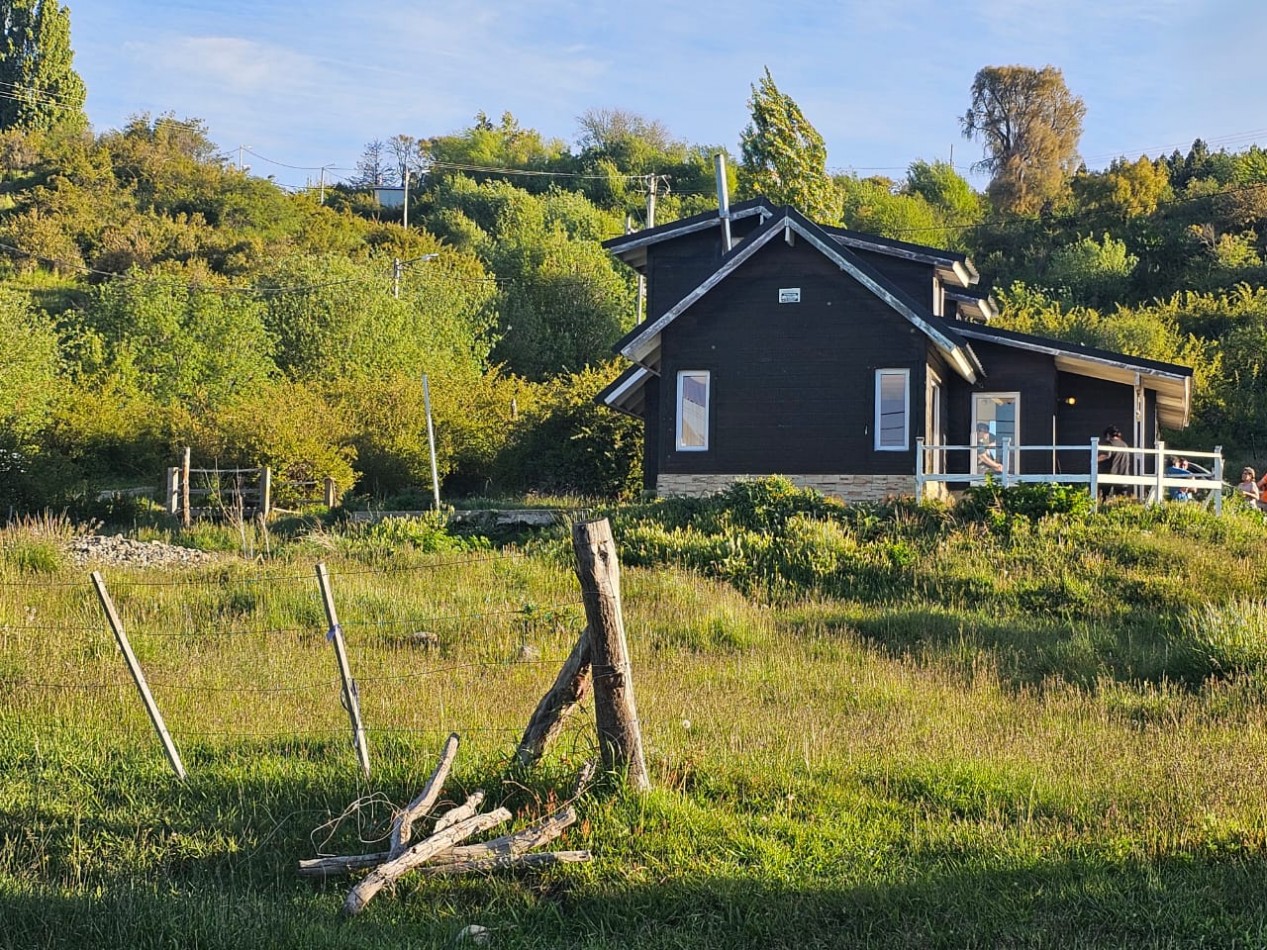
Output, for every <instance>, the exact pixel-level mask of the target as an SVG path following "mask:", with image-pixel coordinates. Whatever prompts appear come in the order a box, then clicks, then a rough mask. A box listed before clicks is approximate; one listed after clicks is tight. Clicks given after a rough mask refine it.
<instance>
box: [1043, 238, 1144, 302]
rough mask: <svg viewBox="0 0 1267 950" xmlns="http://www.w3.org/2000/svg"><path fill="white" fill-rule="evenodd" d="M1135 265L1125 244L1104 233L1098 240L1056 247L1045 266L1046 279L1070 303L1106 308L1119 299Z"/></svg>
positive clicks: (1084, 239) (1086, 239) (1092, 239)
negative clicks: (1070, 301) (1071, 301)
mask: <svg viewBox="0 0 1267 950" xmlns="http://www.w3.org/2000/svg"><path fill="white" fill-rule="evenodd" d="M1138 263H1139V258H1138V257H1136V256H1135V255H1134V254H1130V253H1128V252H1127V250H1126V242H1124V241H1119V240H1116V239H1114V238H1113V237H1112V236H1110V235H1109V234H1108V233H1107V232H1105V234H1104V237H1103V239H1102V240H1100V241H1096V240H1095V238H1092V237H1084V238H1082V239H1081V240H1080V241H1076V242H1074V243H1073V244H1066V245H1064V246H1063V247H1059V248H1057V249H1056V250H1055V251H1054V252H1053V253H1052V255H1051V260H1050V261H1049V262H1048V265H1047V280H1048V283H1049V284H1050V285H1051V286H1052V287H1053V288H1055V289H1057V290H1058V291H1060V292H1061V293H1062V294H1063V295H1064V296H1065V297H1067V298H1068V299H1070V300H1073V301H1076V302H1078V303H1083V304H1089V305H1090V306H1093V307H1107V306H1109V305H1110V304H1116V303H1118V302H1119V301H1120V300H1121V298H1122V296H1123V294H1124V292H1125V290H1126V287H1127V282H1128V281H1129V280H1130V277H1131V272H1132V271H1134V270H1135V265H1136V264H1138Z"/></svg>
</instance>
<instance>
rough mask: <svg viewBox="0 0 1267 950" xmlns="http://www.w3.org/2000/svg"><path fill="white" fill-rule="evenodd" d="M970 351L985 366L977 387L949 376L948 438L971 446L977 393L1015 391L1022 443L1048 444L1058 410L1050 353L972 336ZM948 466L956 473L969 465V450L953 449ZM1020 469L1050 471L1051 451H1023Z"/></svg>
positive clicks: (952, 442) (956, 443)
mask: <svg viewBox="0 0 1267 950" xmlns="http://www.w3.org/2000/svg"><path fill="white" fill-rule="evenodd" d="M972 349H973V351H974V352H975V353H976V354H977V356H978V357H979V358H980V360H981V363H982V365H983V366H984V367H985V376H984V377H982V378H980V379H979V380H978V381H977V384H976V385H975V386H969V385H968V384H967V383H966V382H964V380H963V379H962V378H961V377H958V376H956V377H954V378H953V379H951V380H949V381H948V383H949V385H948V387H947V391H946V428H947V432H946V435H947V439H948V441H949V442H950V443H951V444H953V445H971V444H972V442H973V433H972V401H973V396H974V395H975V394H977V393H1019V394H1020V399H1021V418H1020V438H1021V443H1022V444H1024V445H1051V444H1052V441H1051V435H1052V416H1053V414H1054V412H1055V408H1056V365H1055V362H1054V361H1053V360H1052V358H1051V357H1050V356H1045V355H1043V354H1041V353H1030V352H1027V351H1025V350H1019V349H1014V348H1012V347H1004V346H998V345H997V344H994V343H987V342H984V341H978V340H974V341H973V343H972ZM950 465H951V467H952V468H954V469H955V470H957V471H967V470H968V469H969V467H970V459H969V458H968V453H966V452H957V453H952V457H951V459H950ZM1020 470H1021V472H1050V471H1051V455H1050V454H1049V453H1043V452H1026V453H1024V454H1023V455H1022V456H1021V459H1020Z"/></svg>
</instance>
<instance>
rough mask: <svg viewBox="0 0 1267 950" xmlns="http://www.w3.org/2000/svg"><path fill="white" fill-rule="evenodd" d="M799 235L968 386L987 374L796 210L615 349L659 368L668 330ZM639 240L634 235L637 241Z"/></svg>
mask: <svg viewBox="0 0 1267 950" xmlns="http://www.w3.org/2000/svg"><path fill="white" fill-rule="evenodd" d="M781 234H782V235H791V234H798V235H800V237H801V238H803V239H804V240H805V242H806V243H807V244H809V245H810V246H812V247H813V248H814V249H815V250H817V251H818V252H819V253H820V254H822V255H823V256H824V257H826V258H827V259H828V260H830V261H832V262H833V263H834V264H836V266H837V267H839V268H840V269H841V270H842V271H843V272H844V273H846V274H847V275H849V276H850V277H852V278H853V279H854V280H856V281H857V282H858V283H860V284H862V286H863V287H865V288H866V289H867V290H869V291H871V292H872V293H873V294H875V295H876V296H877V297H879V298H880V299H881V300H882V301H884V303H886V304H888V306H889V307H891V308H892V309H893V310H894V311H896V312H897V313H898V314H899V315H900V316H902V317H903V318H904V319H905V320H907V321H908V322H909V323H910V324H911V325H912V326H914V327H915V328H916V329H918V330H919V331H920V332H921V333H923V334H924V335H925V336H926V337H927V338H928V339H929V340H930V341H931V342H932V343H933V345H934V346H936V347H937V348H938V349H939V350H941V352H942V354H943V355H944V356H945V358H946V361H947V362H948V363H949V364H950V365H951V366H952V367H953V368H954V369H955V371H956V372H958V373H959V375H961V376H962V377H963V378H964V379H966V380H967V381H968V382H970V383H972V382H976V380H977V375H978V374H979V373H983V372H984V371H983V369H982V367H981V363H980V361H978V360H977V357H976V354H975V353H973V352H972V349H971V347H970V346H969V344H968V342H967V340H965V339H964V338H963V337H962V336H960V334H959V332H958V329H957V328H956V327H955V326H953V325H951V324H950V323H949V322H947V321H944V320H940V319H938V318H937V317H934V316H932V314H931V313H927V312H925V311H924V310H923V309H922V308H921V307H920V306H919V304H917V303H915V301H914V300H912V299H911V298H910V297H909V296H907V295H906V294H905V293H904V292H903V291H902V290H901V289H899V288H897V287H895V286H894V285H893V284H892V283H891V282H890V281H889V280H888V279H887V278H885V277H884V276H883V275H882V274H881V273H880V272H879V271H878V270H876V269H875V268H874V267H872V266H871V265H870V264H868V263H867V262H866V261H864V260H862V259H861V258H860V257H858V256H857V255H856V254H854V253H853V252H852V251H850V250H849V249H848V248H847V247H843V246H842V245H841V244H840V243H839V242H837V241H836V240H834V239H833V237H832V236H831V235H830V234H828V233H827V232H826V231H824V230H823V229H822V228H820V227H819V226H818V225H816V224H814V223H813V222H812V221H810V220H809V219H808V218H806V217H805V216H804V215H802V214H801V213H800V212H799V211H796V210H795V209H794V208H790V207H785V208H782V209H780V210H779V211H777V212H772V213H771V214H770V216H769V217H768V218H766V220H765V221H764V223H763V224H762V225H761V226H760V227H758V228H757V229H756V230H755V231H754V232H752V234H750V235H749V236H748V237H747V238H746V239H745V240H744V241H743V242H742V243H740V244H738V245H737V246H736V247H734V248H732V249H731V251H730V252H729V253H727V254H726V255H724V256H723V257H722V259H721V265H720V266H719V267H718V268H717V269H716V270H715V271H713V273H712V274H711V275H710V276H709V277H708V278H707V279H706V280H705V281H704V282H703V283H702V284H700V285H699V286H698V287H696V288H695V289H694V290H692V291H691V292H690V293H689V294H687V295H686V296H685V297H683V298H682V299H681V300H679V301H678V302H677V303H676V304H674V305H673V306H672V307H671V308H669V309H668V310H667V311H665V312H664V313H663V314H661V315H660V316H659V317H657V318H656V319H655V320H648V321H647V322H645V323H642V324H640V325H638V326H637V327H635V328H634V329H633V330H632V331H630V332H629V333H628V334H626V335H625V336H624V337H623V338H622V339H620V340H619V341H617V343H616V345H615V346H614V347H613V349H614V350H616V351H617V352H618V353H620V354H621V355H622V356H624V357H626V358H627V359H629V360H630V361H632V362H634V363H638V364H640V365H642V366H644V367H646V368H647V369H650V370H653V371H657V370H658V368H659V356H660V352H659V351H660V336H661V334H662V333H663V332H664V329H665V328H666V327H667V326H669V324H671V323H672V322H673V321H674V320H676V319H677V318H678V317H679V316H681V315H682V314H683V313H685V312H686V311H687V310H688V309H690V308H691V306H693V305H694V304H695V303H696V302H697V301H699V300H700V299H701V298H702V297H704V296H705V295H706V294H707V293H708V292H709V291H711V290H712V289H713V288H714V287H716V286H717V285H718V284H720V283H721V282H722V281H724V280H725V279H726V278H727V277H729V276H730V275H731V274H732V273H734V272H735V271H736V270H737V269H738V268H739V267H740V266H741V265H742V264H743V263H744V262H745V261H747V260H748V259H749V258H751V257H752V256H753V255H754V254H756V252H757V251H759V250H760V249H761V248H763V247H765V245H767V244H769V243H770V242H771V241H772V240H774V239H775V238H777V237H778V236H779V235H781ZM632 236H633V235H631V237H632Z"/></svg>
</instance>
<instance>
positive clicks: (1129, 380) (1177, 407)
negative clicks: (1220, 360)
mask: <svg viewBox="0 0 1267 950" xmlns="http://www.w3.org/2000/svg"><path fill="white" fill-rule="evenodd" d="M1056 369H1057V370H1059V371H1060V372H1062V373H1076V374H1077V375H1079V376H1091V377H1093V378H1095V379H1103V380H1106V381H1108V382H1112V383H1121V384H1122V385H1124V386H1134V385H1135V380H1136V378H1138V379H1139V382H1140V385H1142V386H1143V387H1144V388H1145V389H1151V390H1153V391H1154V392H1156V393H1157V418H1158V420H1159V421H1160V422H1161V424H1162V425H1164V426H1165V427H1166V428H1168V429H1182V428H1185V427H1186V426H1187V425H1188V419H1189V416H1190V415H1191V408H1192V377H1191V376H1181V375H1177V374H1173V373H1163V372H1160V371H1158V370H1154V369H1145V368H1141V367H1138V366H1131V365H1129V364H1126V363H1119V364H1114V363H1112V362H1109V361H1107V360H1099V359H1094V358H1088V357H1084V356H1077V355H1074V354H1058V355H1057V356H1056Z"/></svg>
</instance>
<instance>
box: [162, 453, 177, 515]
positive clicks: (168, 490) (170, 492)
mask: <svg viewBox="0 0 1267 950" xmlns="http://www.w3.org/2000/svg"><path fill="white" fill-rule="evenodd" d="M164 487H165V491H164V493H163V500H164V506H165V508H166V510H167V513H168V514H169V515H171V516H172V517H173V518H175V517H177V516H178V515H179V514H180V469H179V468H177V467H176V466H175V465H172V466H169V467H168V469H167V483H166V485H165V486H164Z"/></svg>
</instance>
